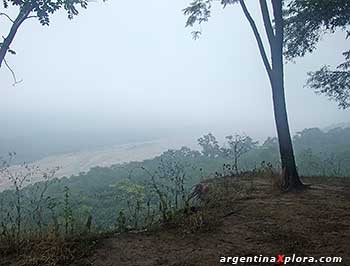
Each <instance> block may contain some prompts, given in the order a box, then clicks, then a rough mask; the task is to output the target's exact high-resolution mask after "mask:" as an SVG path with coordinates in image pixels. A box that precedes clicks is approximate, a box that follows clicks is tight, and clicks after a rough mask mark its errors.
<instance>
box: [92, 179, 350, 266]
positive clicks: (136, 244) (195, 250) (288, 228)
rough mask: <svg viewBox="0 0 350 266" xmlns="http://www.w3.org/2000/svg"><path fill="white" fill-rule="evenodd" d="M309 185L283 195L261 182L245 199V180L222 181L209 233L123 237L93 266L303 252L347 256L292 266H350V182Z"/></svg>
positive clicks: (181, 264)
mask: <svg viewBox="0 0 350 266" xmlns="http://www.w3.org/2000/svg"><path fill="white" fill-rule="evenodd" d="M347 180H349V179H347ZM306 181H307V182H308V183H311V184H313V185H312V187H311V189H308V190H307V191H304V192H296V193H279V192H273V190H272V186H271V184H270V183H269V182H266V181H265V182H264V181H262V180H254V183H253V184H251V186H252V188H253V189H252V191H250V192H249V193H245V194H242V195H240V196H239V197H237V196H236V195H237V194H239V193H237V191H239V190H237V184H236V183H237V182H240V181H237V180H225V179H222V180H219V181H218V180H216V181H215V182H216V183H217V184H219V185H213V187H214V186H216V188H217V189H218V191H220V193H221V195H220V197H218V198H217V199H215V200H216V202H215V204H214V205H213V206H212V207H211V210H210V215H212V216H215V219H214V220H215V225H212V226H211V228H209V229H208V230H207V229H206V230H198V231H197V232H188V231H186V230H184V228H186V226H182V227H181V228H173V229H167V230H165V229H162V230H159V231H155V232H143V233H126V234H122V235H115V236H112V237H110V238H108V239H105V240H102V241H101V243H100V244H99V245H98V248H97V250H96V251H95V253H94V255H93V257H91V258H89V260H88V263H89V264H90V265H95V266H160V265H164V266H168V265H169V266H209V265H210V266H212V265H224V263H220V262H219V261H220V257H222V256H232V257H234V256H259V255H263V256H277V254H285V255H286V256H292V255H293V254H296V255H297V256H314V257H316V258H319V257H322V256H337V257H342V262H341V263H328V264H327V263H323V264H321V263H319V262H318V263H290V264H287V265H347V266H349V265H350V182H349V181H345V180H343V179H342V180H340V179H338V180H332V181H329V180H325V179H321V178H313V179H310V178H309V179H308V180H306ZM247 184H248V183H247ZM316 184H317V185H316ZM222 195H225V196H222ZM211 218H213V217H211ZM188 227H189V228H190V227H191V225H189V226H188ZM229 264H232V262H230V263H229ZM238 264H239V263H238ZM226 265H228V264H226ZM240 265H243V264H240ZM245 265H264V264H263V263H247V264H245ZM266 265H273V264H271V263H270V264H266ZM275 265H280V264H275Z"/></svg>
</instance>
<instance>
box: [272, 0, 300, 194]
mask: <svg viewBox="0 0 350 266" xmlns="http://www.w3.org/2000/svg"><path fill="white" fill-rule="evenodd" d="M272 6H273V12H274V17H275V31H276V35H275V40H274V41H273V42H272V43H271V45H272V47H271V59H272V69H271V70H272V71H271V72H272V73H271V74H272V78H271V80H270V82H271V87H272V98H273V108H274V114H275V123H276V129H277V135H278V143H279V149H280V156H281V163H282V174H283V176H282V177H283V179H284V184H283V186H284V189H286V190H298V189H301V188H302V187H303V186H304V185H303V183H302V182H301V180H300V178H299V175H298V171H297V167H296V163H295V157H294V151H293V144H292V140H291V136H290V130H289V124H288V115H287V108H286V100H285V93H284V74H283V18H282V3H281V1H280V0H272Z"/></svg>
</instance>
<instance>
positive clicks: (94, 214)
mask: <svg viewBox="0 0 350 266" xmlns="http://www.w3.org/2000/svg"><path fill="white" fill-rule="evenodd" d="M244 137H245V138H247V143H249V145H248V147H250V148H251V149H250V150H249V151H247V152H246V153H244V154H242V155H241V157H240V161H239V162H240V167H239V174H240V175H238V176H237V175H236V174H235V167H234V164H233V163H232V158H230V157H227V156H225V153H220V154H218V155H217V156H215V157H208V156H207V154H205V153H203V152H202V153H201V152H199V151H196V150H192V149H189V148H187V147H182V148H181V149H178V150H169V151H166V152H164V153H163V154H162V155H160V156H157V157H155V158H153V159H150V160H145V161H143V162H131V163H124V164H120V165H114V166H112V167H95V168H93V169H91V170H90V171H89V172H87V173H81V174H79V175H78V176H72V177H70V178H62V179H59V180H57V179H55V178H54V176H53V175H52V174H50V173H49V172H48V171H45V172H46V173H47V175H46V176H47V177H48V178H47V179H45V180H44V181H42V182H39V183H35V184H29V185H26V186H23V187H21V189H19V195H20V211H21V214H20V216H21V224H20V227H21V228H20V229H19V230H18V227H17V217H18V214H17V211H16V204H18V203H17V197H18V194H17V192H16V189H11V190H7V191H3V192H2V193H0V223H1V224H0V235H1V236H0V240H1V241H5V239H7V240H9V241H11V240H13V239H17V233H18V232H20V235H21V237H20V238H21V239H23V238H25V237H26V236H30V235H31V236H36V237H39V238H40V237H43V236H45V235H51V236H52V237H53V238H56V237H63V238H67V237H71V236H72V235H79V234H86V233H94V232H101V231H117V232H124V231H127V230H143V229H149V228H153V227H155V226H158V225H160V224H168V225H169V224H177V223H183V222H184V221H187V222H188V223H190V224H191V225H192V226H191V228H187V229H188V230H189V231H191V232H192V231H196V230H200V231H201V230H206V228H207V225H208V224H211V223H212V222H215V221H214V220H215V219H214V220H213V221H212V222H211V218H210V217H208V215H209V213H206V211H205V206H203V204H204V203H205V202H206V197H202V196H200V197H198V199H199V200H195V199H194V197H191V195H192V194H193V192H195V190H196V187H198V185H197V184H199V183H200V184H205V183H207V182H208V180H207V179H208V178H209V177H215V176H216V177H219V178H220V179H221V178H224V180H225V182H226V181H227V182H230V184H231V182H234V181H235V180H237V179H236V178H242V177H244V176H247V177H249V178H250V179H249V180H250V181H249V183H247V186H246V187H244V188H242V187H240V186H237V187H236V188H235V190H234V191H231V193H234V195H240V194H242V193H244V195H246V194H247V193H248V192H249V191H250V188H252V189H253V188H254V180H253V177H256V176H259V177H261V178H266V179H269V178H272V177H274V178H275V179H273V180H271V182H272V185H273V186H277V185H278V184H279V182H280V181H281V180H280V179H279V177H280V175H279V174H278V173H280V171H281V169H280V162H279V154H278V153H279V152H278V142H277V139H276V138H267V139H266V140H265V141H264V142H263V143H262V144H261V145H259V144H258V143H256V141H254V140H253V139H252V138H250V137H249V136H244ZM211 139H215V140H216V138H215V136H214V135H213V134H212V137H211ZM230 139H231V140H232V141H233V140H234V137H233V136H232V138H229V139H225V140H226V141H227V140H230ZM349 139H350V128H334V129H331V130H329V131H327V132H325V131H322V130H320V129H317V128H310V129H305V130H303V131H301V132H298V133H297V134H296V135H295V136H294V138H293V142H294V145H295V150H296V158H297V161H298V165H299V171H300V173H301V174H302V175H308V176H312V175H314V176H333V177H339V176H344V177H345V176H349V175H350V163H349V162H350V143H349ZM215 143H216V148H218V149H219V151H222V150H224V148H225V149H230V146H227V143H226V144H225V143H220V142H219V141H218V140H216V142H215ZM233 146H234V145H233ZM3 167H4V166H3ZM2 169H3V168H2ZM13 169H14V168H10V170H11V171H13ZM2 172H3V173H5V172H4V171H2ZM23 173H25V172H23ZM233 174H234V176H235V178H233V176H232V175H233ZM225 182H224V183H225ZM229 187H231V188H232V186H231V185H230V186H227V187H226V188H225V187H223V189H228V188H229ZM13 188H15V187H13ZM217 192H218V195H212V196H211V198H213V197H214V198H216V197H220V192H219V191H217ZM229 192H230V191H227V193H226V191H225V195H228V194H229ZM209 193H211V194H212V193H214V192H213V189H212V188H211V187H209ZM210 204H214V203H213V202H211V203H210ZM200 206H201V207H203V208H204V209H202V211H194V210H195V209H196V208H198V207H200ZM193 208H194V209H193ZM191 209H192V211H191ZM184 210H187V211H184ZM187 229H186V228H185V227H184V231H186V230H187ZM7 240H6V241H5V242H8V241H7Z"/></svg>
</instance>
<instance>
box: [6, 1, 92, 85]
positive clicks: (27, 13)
mask: <svg viewBox="0 0 350 266" xmlns="http://www.w3.org/2000/svg"><path fill="white" fill-rule="evenodd" d="M87 4H88V0H3V9H4V10H3V11H0V18H1V17H2V18H4V19H7V20H8V21H9V22H10V28H9V32H8V34H7V36H6V37H2V38H3V39H2V40H0V68H1V67H2V65H3V63H5V65H6V66H7V67H8V68H9V69H10V70H11V68H10V67H9V65H8V64H7V62H6V55H7V54H8V53H11V54H15V52H14V50H13V49H11V44H12V42H13V40H14V38H15V36H16V33H17V31H18V29H19V28H20V27H21V25H22V24H23V22H24V21H26V20H27V19H31V18H36V19H38V20H39V22H40V24H41V25H43V26H48V25H49V23H50V19H49V17H50V15H51V14H53V13H55V12H56V11H58V10H60V9H64V10H65V11H66V12H67V14H68V18H69V19H72V18H73V17H74V16H75V15H77V14H78V10H77V7H78V6H80V7H82V8H86V7H87ZM10 7H12V8H13V9H16V13H17V16H16V17H15V18H12V17H11V16H10V15H9V14H8V13H6V12H5V11H8V10H9V9H10ZM11 13H12V12H11ZM11 72H12V75H13V77H14V81H15V83H16V82H17V81H16V77H15V75H14V72H13V71H12V70H11Z"/></svg>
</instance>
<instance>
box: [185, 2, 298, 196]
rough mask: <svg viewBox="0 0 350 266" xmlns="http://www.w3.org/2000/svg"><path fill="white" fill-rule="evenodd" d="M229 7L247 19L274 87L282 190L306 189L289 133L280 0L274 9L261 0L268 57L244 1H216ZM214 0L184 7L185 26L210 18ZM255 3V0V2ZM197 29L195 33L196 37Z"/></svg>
mask: <svg viewBox="0 0 350 266" xmlns="http://www.w3.org/2000/svg"><path fill="white" fill-rule="evenodd" d="M217 1H219V2H220V4H221V5H223V6H224V7H226V6H227V5H231V4H239V5H240V7H241V9H242V11H243V13H244V15H245V18H246V19H247V21H248V23H249V25H250V27H251V29H252V31H253V33H254V36H255V39H256V42H257V45H258V49H259V52H260V56H261V59H262V61H263V64H264V67H265V70H266V73H267V75H268V78H269V82H270V85H271V89H272V98H273V107H274V115H275V123H276V129H277V135H278V143H279V150H280V157H281V164H282V173H283V179H284V184H283V189H285V190H296V189H301V188H303V186H304V185H303V184H302V182H301V180H300V178H299V175H298V172H297V167H296V163H295V158H294V151H293V145H292V140H291V136H290V130H289V123H288V116H287V108H286V100H285V92H284V73H283V40H284V21H283V11H282V1H281V0H271V10H272V11H270V9H269V7H268V4H267V2H266V0H259V2H257V3H259V5H260V11H261V15H262V19H263V24H264V28H265V33H266V36H267V39H268V47H269V50H270V55H271V58H270V59H269V58H268V56H267V52H266V47H265V46H264V44H263V41H262V38H261V33H260V32H259V30H258V28H257V26H256V23H255V20H254V18H253V17H252V16H251V14H250V12H249V10H248V7H247V6H246V3H245V2H246V1H245V0H217ZM213 2H215V0H194V1H193V2H191V3H190V5H189V6H188V7H187V8H185V9H184V14H185V15H187V16H188V19H187V23H186V26H193V25H194V24H196V23H199V24H200V23H202V22H206V21H208V19H209V17H210V15H211V5H212V3H213ZM254 2H255V1H254ZM198 34H199V32H198V31H196V32H194V36H195V37H197V36H198Z"/></svg>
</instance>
